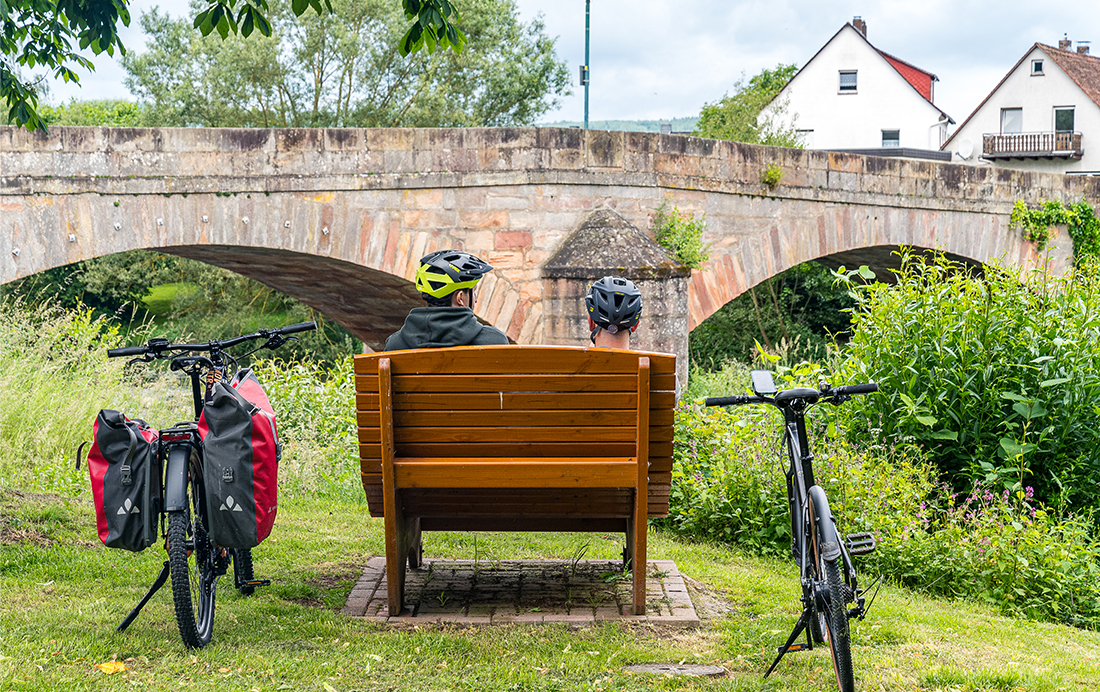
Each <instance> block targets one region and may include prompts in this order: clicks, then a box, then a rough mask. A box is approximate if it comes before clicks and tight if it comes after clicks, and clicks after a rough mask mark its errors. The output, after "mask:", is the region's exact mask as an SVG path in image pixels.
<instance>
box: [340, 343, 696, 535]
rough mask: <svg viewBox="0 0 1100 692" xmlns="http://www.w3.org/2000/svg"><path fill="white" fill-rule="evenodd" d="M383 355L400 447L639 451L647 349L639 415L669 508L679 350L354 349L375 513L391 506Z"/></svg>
mask: <svg viewBox="0 0 1100 692" xmlns="http://www.w3.org/2000/svg"><path fill="white" fill-rule="evenodd" d="M382 358H386V359H388V360H389V363H390V380H389V382H390V396H389V403H390V406H391V407H392V414H390V415H391V416H392V417H391V418H390V420H392V423H393V430H392V435H391V436H390V437H389V439H391V440H392V444H393V449H392V451H391V454H392V455H393V456H395V457H397V458H402V459H403V458H410V457H412V458H422V457H429V458H439V457H466V458H485V459H491V458H495V459H501V458H513V457H547V458H550V457H591V458H594V459H598V458H601V457H604V458H607V457H634V456H635V455H636V454H637V449H638V431H639V428H638V424H639V420H638V419H639V411H638V406H637V404H638V400H639V396H638V381H639V359H641V358H647V359H648V360H649V364H650V369H649V386H648V391H647V392H646V393H647V395H648V398H649V401H648V402H647V403H648V405H647V406H646V407H645V411H646V413H647V416H646V417H648V419H649V420H647V421H642V423H643V424H642V429H644V430H645V431H646V434H645V435H644V436H643V437H644V438H645V439H646V441H647V442H648V456H649V465H648V469H649V472H648V484H647V485H648V492H647V496H648V498H649V503H648V510H649V516H651V517H657V516H664V515H665V514H667V510H668V487H669V483H670V482H671V471H672V439H673V425H672V424H673V407H674V405H675V391H674V390H675V358H674V357H673V356H670V355H667V354H649V353H640V352H630V351H614V350H604V349H583V348H575V347H540V346H522V347H516V346H503V347H501V346H488V347H460V348H452V349H435V350H431V351H427V350H422V351H395V352H389V353H378V354H366V355H361V356H357V357H356V359H355V371H356V411H357V419H358V424H359V427H358V436H359V442H360V445H359V452H360V459H361V470H362V475H363V487H364V490H365V491H366V494H367V499H368V504H369V505H370V510H371V514H372V515H374V516H382V515H383V507H382V506H381V497H382V493H381V483H382V465H383V463H384V462H383V460H384V458H385V456H386V455H384V454H383V449H382V444H381V443H382V440H383V429H382V427H381V425H382V418H383V416H382V415H381V407H382V403H383V402H382V401H381V398H380V393H379V392H380V386H379V385H380V373H379V362H380V360H381V359H382ZM443 373H447V374H443ZM382 381H384V380H382Z"/></svg>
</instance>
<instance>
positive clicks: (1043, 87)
mask: <svg viewBox="0 0 1100 692" xmlns="http://www.w3.org/2000/svg"><path fill="white" fill-rule="evenodd" d="M1072 45H1073V42H1072V41H1069V40H1063V41H1059V42H1058V47H1057V48H1054V47H1052V46H1046V45H1043V44H1042V43H1036V44H1035V45H1033V46H1032V47H1031V48H1030V49H1029V50H1028V51H1027V52H1026V53H1024V56H1023V57H1022V58H1020V60H1019V62H1017V63H1016V65H1015V66H1014V67H1013V68H1012V69H1011V70H1009V72H1008V74H1006V75H1005V77H1004V79H1002V80H1001V82H1000V84H998V85H997V86H996V87H995V88H994V89H993V91H992V92H990V94H989V95H988V96H986V97H985V99H984V100H983V101H982V102H981V104H980V105H979V106H978V107H977V108H976V109H975V110H974V112H973V113H971V114H970V116H969V117H968V118H967V119H966V120H964V121H963V124H962V125H960V126H959V129H958V130H956V131H955V133H954V134H952V135H951V137H950V138H949V139H948V140H947V141H946V142H945V143H944V145H943V149H944V151H947V152H950V153H951V154H952V157H953V160H954V161H955V162H956V163H969V164H974V165H993V166H999V167H1004V168H1022V169H1025V170H1038V171H1046V172H1050V173H1070V174H1079V175H1100V58H1097V57H1095V56H1092V55H1089V49H1088V46H1087V45H1082V44H1078V47H1077V51H1076V52H1074V51H1073V50H1071V48H1072Z"/></svg>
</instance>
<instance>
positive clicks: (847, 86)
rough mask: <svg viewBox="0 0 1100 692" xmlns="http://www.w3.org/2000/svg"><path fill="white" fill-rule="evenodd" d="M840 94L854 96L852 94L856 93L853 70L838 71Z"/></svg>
mask: <svg viewBox="0 0 1100 692" xmlns="http://www.w3.org/2000/svg"><path fill="white" fill-rule="evenodd" d="M840 93H842V94H854V93H856V71H855V70H841V71H840Z"/></svg>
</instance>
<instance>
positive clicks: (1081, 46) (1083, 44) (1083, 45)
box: [1077, 41, 1089, 55]
mask: <svg viewBox="0 0 1100 692" xmlns="http://www.w3.org/2000/svg"><path fill="white" fill-rule="evenodd" d="M1077 52H1078V53H1080V54H1081V55H1088V54H1089V41H1078V42H1077Z"/></svg>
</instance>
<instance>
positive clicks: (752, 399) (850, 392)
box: [703, 382, 878, 408]
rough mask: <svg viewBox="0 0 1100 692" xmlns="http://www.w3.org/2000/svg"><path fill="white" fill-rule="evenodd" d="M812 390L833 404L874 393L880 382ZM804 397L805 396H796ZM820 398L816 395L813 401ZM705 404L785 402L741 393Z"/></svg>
mask: <svg viewBox="0 0 1100 692" xmlns="http://www.w3.org/2000/svg"><path fill="white" fill-rule="evenodd" d="M809 391H810V392H816V393H817V395H819V396H820V397H821V401H827V402H829V403H832V404H840V403H842V402H844V401H847V400H848V399H849V398H850V397H852V396H855V395H858V394H873V393H874V392H877V391H878V384H877V383H875V382H868V383H867V384H848V385H842V386H840V387H829V386H828V385H825V386H823V387H822V388H821V390H814V389H811V390H809ZM796 398H803V397H796ZM817 400H818V399H817V397H816V396H815V397H814V398H813V401H811V402H810V403H811V404H812V403H814V402H816V401H817ZM786 401H793V399H787V400H786ZM703 404H704V405H706V406H744V405H746V404H771V405H773V406H778V407H780V408H782V406H783V405H784V404H780V403H778V402H776V401H775V399H774V398H771V397H763V396H755V395H752V394H741V395H739V396H712V397H707V398H706V399H704V400H703Z"/></svg>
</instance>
